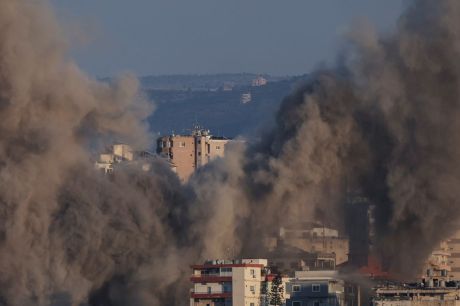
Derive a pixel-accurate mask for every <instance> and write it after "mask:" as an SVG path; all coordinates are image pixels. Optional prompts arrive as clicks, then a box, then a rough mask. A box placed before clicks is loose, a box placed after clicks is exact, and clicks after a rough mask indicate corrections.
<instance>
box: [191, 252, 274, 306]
mask: <svg viewBox="0 0 460 306" xmlns="http://www.w3.org/2000/svg"><path fill="white" fill-rule="evenodd" d="M266 268H267V260H266V259H241V260H213V261H207V262H205V263H204V264H202V265H193V266H192V269H193V274H192V277H191V278H190V280H191V281H192V283H193V288H192V290H191V292H190V306H231V305H232V306H261V301H262V300H263V299H262V295H261V294H262V286H263V284H264V282H265V281H266V275H265V272H266Z"/></svg>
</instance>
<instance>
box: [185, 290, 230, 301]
mask: <svg viewBox="0 0 460 306" xmlns="http://www.w3.org/2000/svg"><path fill="white" fill-rule="evenodd" d="M190 296H191V298H193V299H225V298H231V297H232V292H231V291H218V290H214V291H197V292H195V291H194V290H191V292H190Z"/></svg>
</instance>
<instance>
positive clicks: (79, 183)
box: [0, 0, 460, 306]
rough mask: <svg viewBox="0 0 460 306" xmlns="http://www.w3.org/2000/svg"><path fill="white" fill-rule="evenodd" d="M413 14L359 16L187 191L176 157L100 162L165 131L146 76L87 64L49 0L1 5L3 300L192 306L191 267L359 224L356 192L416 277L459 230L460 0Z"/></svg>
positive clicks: (393, 252) (382, 247)
mask: <svg viewBox="0 0 460 306" xmlns="http://www.w3.org/2000/svg"><path fill="white" fill-rule="evenodd" d="M407 6H408V7H407V10H406V12H405V13H404V14H403V15H402V16H401V18H400V19H399V21H398V24H397V27H396V30H395V32H394V33H389V34H386V35H383V36H380V35H378V34H377V32H376V31H374V30H373V28H372V26H371V25H369V24H368V23H366V22H365V21H362V22H356V23H355V24H354V26H353V27H352V28H351V30H350V32H349V34H348V36H347V42H346V43H345V45H344V47H343V52H341V53H340V55H339V56H338V57H337V62H336V64H335V65H334V67H331V68H327V69H323V70H320V71H317V72H315V73H313V74H312V75H311V80H310V81H309V82H308V83H307V84H304V85H302V86H301V87H300V88H298V89H297V90H295V92H293V93H292V94H291V95H290V96H288V97H286V98H285V100H284V101H283V102H282V104H281V107H280V109H279V111H278V112H277V114H276V124H275V125H274V126H273V128H272V129H271V130H269V131H266V132H265V133H264V134H262V135H261V136H260V141H258V142H257V143H251V142H248V143H247V144H246V145H245V144H239V145H236V146H235V147H234V148H233V149H232V150H231V152H230V153H227V154H226V157H225V158H223V159H219V160H216V161H215V162H213V163H211V164H209V165H207V166H206V167H203V168H201V169H200V170H199V171H197V172H196V173H195V174H194V175H193V177H192V178H191V179H190V181H189V182H188V183H187V184H186V185H184V184H181V183H180V181H179V179H178V178H177V177H176V175H175V174H174V173H173V172H172V171H171V170H170V169H169V167H168V165H166V164H165V163H163V162H162V161H161V160H154V161H153V162H152V167H151V169H150V171H148V172H146V171H142V170H140V169H138V168H137V167H135V166H126V167H124V168H120V169H119V170H118V171H116V172H115V173H114V174H113V175H111V176H104V175H101V174H100V173H99V172H97V171H96V170H95V169H94V164H93V162H92V159H91V158H92V155H93V153H94V151H96V150H98V149H99V148H102V147H104V145H106V144H108V143H110V142H112V141H114V140H117V141H122V142H126V143H129V144H131V145H132V146H134V147H135V148H145V147H146V146H147V145H148V143H149V142H152V141H153V136H152V135H149V133H148V127H147V126H146V124H145V118H147V116H148V115H149V113H150V112H151V111H152V109H151V107H150V105H151V104H150V103H149V102H148V101H146V100H145V99H144V97H143V95H142V93H141V92H140V91H139V88H138V84H137V81H136V79H135V78H133V77H130V76H124V77H120V78H119V79H118V81H117V82H114V83H110V84H108V83H101V82H98V81H95V80H93V79H91V78H89V77H87V76H86V75H85V74H84V73H83V72H82V71H80V70H79V69H78V67H76V65H75V64H74V63H73V62H72V60H71V59H69V57H68V55H67V50H66V48H67V41H66V40H65V37H63V35H62V31H61V28H60V26H59V25H58V24H57V21H56V19H55V16H54V14H53V12H52V9H51V8H50V5H49V4H46V2H44V1H28V0H0V201H1V203H0V305H5V306H6V305H8V306H29V305H46V306H48V305H50V306H51V305H53V306H67V305H68V306H83V305H86V306H109V305H111V306H121V305H131V306H136V305H138V306H145V305H186V304H187V303H188V297H187V294H188V277H189V273H190V271H189V264H192V263H196V262H201V261H203V260H204V259H207V258H225V257H228V255H229V254H230V253H232V254H239V255H241V256H257V255H260V254H261V253H262V254H263V248H264V244H263V241H264V234H263V233H267V232H270V231H273V230H275V231H276V229H277V228H278V227H279V226H281V225H283V224H284V225H285V223H290V222H297V221H305V220H318V219H320V220H322V221H324V222H328V223H331V224H335V225H336V226H339V227H344V224H345V221H344V215H345V207H344V202H345V201H344V199H345V197H346V195H347V194H348V193H350V192H358V193H360V194H363V195H365V196H366V197H368V198H369V199H370V200H371V201H372V203H374V204H375V205H376V212H375V213H376V222H377V223H376V224H377V233H376V242H375V243H376V245H375V246H374V249H375V252H376V254H377V255H378V256H380V257H381V258H382V259H383V260H384V261H385V262H386V263H387V266H388V269H390V271H393V272H394V273H396V274H398V275H401V276H406V275H407V276H409V275H408V273H409V271H413V270H414V268H416V267H418V265H420V264H421V263H422V262H423V261H424V259H425V258H426V256H427V255H428V254H429V252H430V251H431V249H432V247H433V246H434V245H436V243H438V242H439V240H440V238H441V237H444V236H445V235H446V234H449V233H451V232H453V231H454V230H456V229H457V224H458V222H459V220H458V219H459V212H460V95H459V93H460V90H459V89H460V62H459V60H458V59H459V58H460V2H458V1H457V0H436V1H433V0H413V1H411V2H409V3H408V4H407ZM312 43H314V42H312ZM229 250H231V251H229Z"/></svg>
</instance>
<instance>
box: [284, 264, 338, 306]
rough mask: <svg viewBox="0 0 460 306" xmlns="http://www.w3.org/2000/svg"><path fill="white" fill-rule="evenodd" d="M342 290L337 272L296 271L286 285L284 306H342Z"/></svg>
mask: <svg viewBox="0 0 460 306" xmlns="http://www.w3.org/2000/svg"><path fill="white" fill-rule="evenodd" d="M344 289H345V282H344V281H343V280H341V279H340V278H339V277H338V272H337V271H296V272H295V277H294V278H292V279H290V280H289V282H288V283H287V284H286V292H287V294H288V296H289V298H288V299H287V300H286V306H344V305H345V295H344V294H345V293H344V292H345V290H344Z"/></svg>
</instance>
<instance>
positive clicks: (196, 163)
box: [157, 128, 232, 181]
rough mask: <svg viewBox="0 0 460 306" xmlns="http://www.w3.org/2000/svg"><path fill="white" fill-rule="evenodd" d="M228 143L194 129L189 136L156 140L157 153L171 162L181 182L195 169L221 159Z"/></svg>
mask: <svg viewBox="0 0 460 306" xmlns="http://www.w3.org/2000/svg"><path fill="white" fill-rule="evenodd" d="M230 141H232V140H230V139H228V138H224V137H215V136H212V135H210V133H209V131H208V130H203V129H198V128H196V129H195V130H194V131H193V132H192V134H191V135H170V136H165V137H160V138H159V139H158V140H157V153H159V154H160V155H162V156H164V157H166V158H168V159H169V160H170V161H171V163H172V165H173V166H174V167H175V169H176V173H177V175H178V176H179V178H180V179H181V181H187V180H188V178H189V177H190V175H192V173H193V172H194V171H195V170H196V169H197V168H199V167H201V166H204V165H206V164H207V163H208V162H210V161H211V160H213V159H215V158H218V157H223V156H224V155H225V147H226V146H227V144H228V143H229V142H230Z"/></svg>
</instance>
